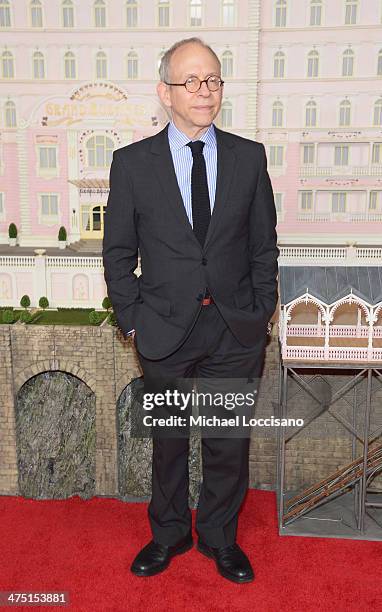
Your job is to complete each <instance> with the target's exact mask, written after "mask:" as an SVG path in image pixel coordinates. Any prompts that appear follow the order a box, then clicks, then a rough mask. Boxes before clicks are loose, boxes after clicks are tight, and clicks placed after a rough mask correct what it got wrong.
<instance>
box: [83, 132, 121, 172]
mask: <svg viewBox="0 0 382 612" xmlns="http://www.w3.org/2000/svg"><path fill="white" fill-rule="evenodd" d="M99 136H102V137H103V138H104V144H105V163H104V164H103V165H101V166H98V165H97V137H99ZM92 138H94V161H95V164H94V165H90V163H89V147H88V145H89V141H90V140H91V139H92ZM107 140H110V141H111V146H110V148H109V151H110V152H109V153H108V147H107V146H106V141H107ZM114 148H115V143H114V142H113V139H112V138H110V136H108V135H107V134H103V133H99V134H92V135H91V136H89V138H87V140H86V142H85V143H84V149H85V159H86V168H87V169H88V170H106V169H107V168H109V167H110V164H111V160H112V156H113V151H114ZM108 157H109V158H108Z"/></svg>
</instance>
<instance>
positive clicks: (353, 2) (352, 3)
mask: <svg viewBox="0 0 382 612" xmlns="http://www.w3.org/2000/svg"><path fill="white" fill-rule="evenodd" d="M357 8H358V1H357V0H345V25H354V24H356V23H357Z"/></svg>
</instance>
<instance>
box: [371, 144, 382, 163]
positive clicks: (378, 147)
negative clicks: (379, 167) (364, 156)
mask: <svg viewBox="0 0 382 612" xmlns="http://www.w3.org/2000/svg"><path fill="white" fill-rule="evenodd" d="M371 163H372V164H381V163H382V143H380V142H374V143H373V148H372V150H371Z"/></svg>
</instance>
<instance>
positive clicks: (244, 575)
mask: <svg viewBox="0 0 382 612" xmlns="http://www.w3.org/2000/svg"><path fill="white" fill-rule="evenodd" d="M197 549H198V551H199V552H201V553H202V554H203V555H206V557H210V558H211V559H215V563H216V568H217V570H218V572H219V574H220V575H221V576H223V577H224V578H227V580H232V582H239V583H240V582H252V580H254V578H255V575H254V573H253V569H252V567H251V564H250V562H249V559H248V557H247V555H246V554H245V553H244V552H243V551H242V550H241V548H240V546H239V545H238V544H236V543H235V544H231V545H229V546H223V547H221V548H212V546H207V544H204V542H202V541H201V540H199V541H198V545H197Z"/></svg>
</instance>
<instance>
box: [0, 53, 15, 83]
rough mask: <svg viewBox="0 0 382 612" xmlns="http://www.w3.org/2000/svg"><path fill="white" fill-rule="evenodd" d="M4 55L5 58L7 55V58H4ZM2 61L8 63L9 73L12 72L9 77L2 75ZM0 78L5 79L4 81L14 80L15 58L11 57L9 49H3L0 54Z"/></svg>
mask: <svg viewBox="0 0 382 612" xmlns="http://www.w3.org/2000/svg"><path fill="white" fill-rule="evenodd" d="M4 54H6V55H7V56H8V55H9V57H6V58H4ZM4 60H5V61H6V62H7V63H8V65H10V66H11V67H12V68H11V71H12V75H11V76H5V73H4ZM0 61H1V78H2V79H5V80H10V79H14V78H15V56H14V55H13V52H12V51H11V50H10V49H4V51H3V52H2V54H1V58H0Z"/></svg>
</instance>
